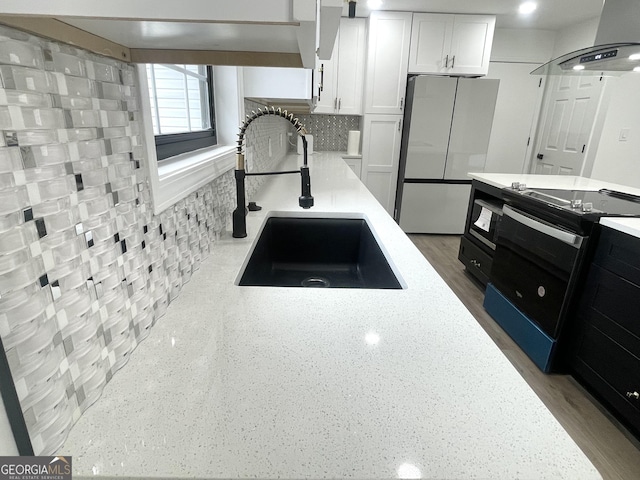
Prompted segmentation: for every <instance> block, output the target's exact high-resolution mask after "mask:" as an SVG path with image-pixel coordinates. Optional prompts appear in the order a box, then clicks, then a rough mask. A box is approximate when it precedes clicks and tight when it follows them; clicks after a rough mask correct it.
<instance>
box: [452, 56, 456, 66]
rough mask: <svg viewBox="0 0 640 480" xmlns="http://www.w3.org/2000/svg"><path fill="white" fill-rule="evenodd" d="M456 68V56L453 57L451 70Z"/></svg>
mask: <svg viewBox="0 0 640 480" xmlns="http://www.w3.org/2000/svg"><path fill="white" fill-rule="evenodd" d="M455 66H456V56H455V55H454V56H453V57H451V68H454V67H455Z"/></svg>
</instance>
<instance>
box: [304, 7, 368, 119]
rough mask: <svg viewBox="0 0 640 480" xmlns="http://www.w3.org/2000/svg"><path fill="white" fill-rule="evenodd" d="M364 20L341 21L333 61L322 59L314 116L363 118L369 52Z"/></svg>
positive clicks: (319, 64) (317, 73) (319, 62)
mask: <svg viewBox="0 0 640 480" xmlns="http://www.w3.org/2000/svg"><path fill="white" fill-rule="evenodd" d="M366 40H367V39H366V25H365V19H364V18H342V19H340V30H339V32H338V36H337V37H336V43H335V46H334V48H333V55H332V57H331V60H318V61H317V68H316V79H317V82H318V84H317V87H316V91H315V92H314V93H315V94H316V95H317V102H316V106H315V108H314V110H313V111H314V113H330V114H340V115H362V92H363V84H364V61H365V50H366V48H365V47H366Z"/></svg>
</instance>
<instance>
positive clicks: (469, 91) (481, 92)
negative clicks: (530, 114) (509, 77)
mask: <svg viewBox="0 0 640 480" xmlns="http://www.w3.org/2000/svg"><path fill="white" fill-rule="evenodd" d="M499 84H500V80H489V79H477V78H460V79H459V80H458V91H457V94H456V101H455V110H454V112H453V120H452V122H451V138H450V139H449V153H448V155H447V162H446V167H445V171H444V178H445V179H448V180H468V179H469V177H468V176H467V174H468V173H469V172H483V171H484V165H485V163H486V160H487V150H488V148H489V137H490V136H491V126H492V124H493V113H494V111H495V108H496V100H497V98H498V86H499Z"/></svg>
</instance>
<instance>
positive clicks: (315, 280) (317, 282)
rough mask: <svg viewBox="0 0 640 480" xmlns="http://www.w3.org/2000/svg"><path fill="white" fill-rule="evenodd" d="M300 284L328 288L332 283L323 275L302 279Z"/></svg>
mask: <svg viewBox="0 0 640 480" xmlns="http://www.w3.org/2000/svg"><path fill="white" fill-rule="evenodd" d="M300 284H301V285H302V286H303V287H315V288H326V287H329V286H330V285H331V284H330V283H329V280H327V279H326V278H322V277H308V278H305V279H304V280H302V282H301V283H300Z"/></svg>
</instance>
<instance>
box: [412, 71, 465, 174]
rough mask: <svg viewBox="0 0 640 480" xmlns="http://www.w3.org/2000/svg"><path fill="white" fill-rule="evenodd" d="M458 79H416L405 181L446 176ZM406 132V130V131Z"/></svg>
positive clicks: (420, 77)
mask: <svg viewBox="0 0 640 480" xmlns="http://www.w3.org/2000/svg"><path fill="white" fill-rule="evenodd" d="M456 82H457V79H456V78H452V77H432V76H422V75H421V76H418V77H415V85H414V88H413V98H408V99H407V100H408V101H409V102H411V117H410V122H409V125H405V129H406V128H408V129H409V138H408V142H407V146H406V150H405V151H404V152H403V156H404V157H405V158H403V159H401V161H402V160H404V161H405V162H406V163H405V171H404V178H415V179H419V178H431V179H434V178H435V179H441V178H442V177H443V175H444V173H445V164H446V158H447V146H448V143H449V131H450V128H451V115H452V113H453V105H454V102H455V98H456ZM405 132H406V130H405Z"/></svg>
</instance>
